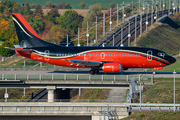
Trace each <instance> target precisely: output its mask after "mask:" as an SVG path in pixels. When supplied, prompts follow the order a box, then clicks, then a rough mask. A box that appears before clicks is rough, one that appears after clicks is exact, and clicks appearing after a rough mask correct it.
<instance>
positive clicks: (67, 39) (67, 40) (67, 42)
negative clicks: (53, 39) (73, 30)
mask: <svg viewBox="0 0 180 120" xmlns="http://www.w3.org/2000/svg"><path fill="white" fill-rule="evenodd" d="M66 46H67V47H68V34H67V45H66Z"/></svg>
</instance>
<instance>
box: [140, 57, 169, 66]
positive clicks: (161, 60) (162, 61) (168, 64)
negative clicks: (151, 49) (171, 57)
mask: <svg viewBox="0 0 180 120" xmlns="http://www.w3.org/2000/svg"><path fill="white" fill-rule="evenodd" d="M140 56H142V57H145V58H147V55H140ZM152 60H155V61H157V62H161V63H163V64H165V65H169V64H170V63H166V62H163V61H162V60H160V59H159V60H158V59H157V58H154V57H152Z"/></svg>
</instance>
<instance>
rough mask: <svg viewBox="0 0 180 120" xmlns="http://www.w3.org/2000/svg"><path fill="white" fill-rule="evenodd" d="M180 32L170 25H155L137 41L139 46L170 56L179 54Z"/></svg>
mask: <svg viewBox="0 0 180 120" xmlns="http://www.w3.org/2000/svg"><path fill="white" fill-rule="evenodd" d="M179 38H180V31H178V30H176V29H174V28H172V27H171V26H169V25H168V24H163V23H155V24H154V25H153V26H151V27H149V31H148V32H144V33H143V35H142V37H139V38H138V39H137V43H136V45H137V46H142V47H151V48H156V49H160V50H162V51H164V52H166V53H167V54H169V55H175V54H178V53H179V51H180V47H179V46H180V40H179Z"/></svg>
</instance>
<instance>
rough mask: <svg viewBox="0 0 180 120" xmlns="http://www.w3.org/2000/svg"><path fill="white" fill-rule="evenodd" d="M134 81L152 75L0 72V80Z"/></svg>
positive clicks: (144, 79) (149, 78)
mask: <svg viewBox="0 0 180 120" xmlns="http://www.w3.org/2000/svg"><path fill="white" fill-rule="evenodd" d="M133 77H134V78H135V80H136V81H153V75H151V76H140V75H74V74H64V75H57V74H52V75H43V74H34V75H29V74H0V80H64V81H66V80H76V81H131V79H132V78H133Z"/></svg>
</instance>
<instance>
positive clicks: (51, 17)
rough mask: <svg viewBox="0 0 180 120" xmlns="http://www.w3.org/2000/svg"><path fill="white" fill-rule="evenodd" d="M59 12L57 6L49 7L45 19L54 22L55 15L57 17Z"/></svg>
mask: <svg viewBox="0 0 180 120" xmlns="http://www.w3.org/2000/svg"><path fill="white" fill-rule="evenodd" d="M59 16H60V15H59V12H58V9H57V8H53V9H51V10H50V11H49V12H48V14H47V19H48V20H49V21H51V22H52V23H56V20H55V19H56V17H59Z"/></svg>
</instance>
